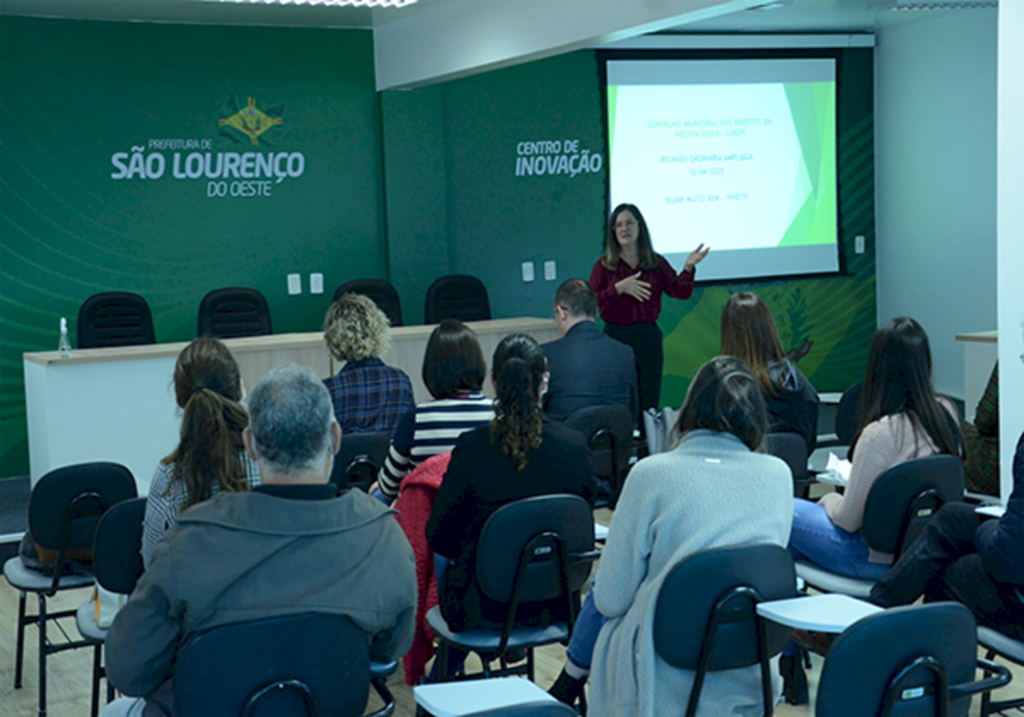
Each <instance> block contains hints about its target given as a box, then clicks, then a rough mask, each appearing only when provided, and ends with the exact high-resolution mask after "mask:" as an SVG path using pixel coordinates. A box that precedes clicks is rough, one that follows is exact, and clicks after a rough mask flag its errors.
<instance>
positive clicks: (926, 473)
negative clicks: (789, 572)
mask: <svg viewBox="0 0 1024 717" xmlns="http://www.w3.org/2000/svg"><path fill="white" fill-rule="evenodd" d="M963 495H964V468H963V463H961V462H960V459H959V458H957V457H956V456H950V455H934V456H928V457H926V458H915V459H913V460H909V461H905V462H903V463H898V464H897V465H895V466H893V467H891V468H889V469H888V470H886V471H885V472H884V473H882V475H880V476H879V477H878V478H877V479H876V480H875V483H874V484H873V485H872V486H871V490H870V492H869V493H868V499H867V502H866V504H865V506H864V525H863V527H862V528H861V532H862V534H863V535H864V540H865V541H866V542H867V544H868V546H869V547H871V548H872V549H874V550H876V551H877V552H880V553H891V554H892V555H893V556H894V557H893V562H895V561H896V560H898V559H899V556H900V554H901V553H902V552H903V550H904V549H905V548H906V547H908V546H909V545H910V544H911V543H912V542H913V541H914V539H915V538H916V537H917V536H918V535H919V534H920V532H921V531H922V530H923V529H924V526H925V525H926V524H927V522H928V521H929V520H930V519H931V517H932V515H934V514H935V512H936V511H938V509H939V508H941V507H942V505H943V504H945V503H947V502H950V501H957V500H961V499H963ZM796 573H797V575H798V576H800V577H801V578H803V580H804V581H805V582H806V583H807V584H808V585H810V586H812V587H814V588H816V589H818V590H820V591H822V592H838V593H844V594H846V595H852V596H854V597H858V598H863V599H867V597H868V596H869V595H870V594H871V588H872V586H873V585H874V581H873V580H864V579H861V578H852V577H848V576H845V575H840V574H838V573H833V572H831V571H829V570H826V569H825V568H822V567H820V566H818V565H815V564H814V563H812V562H810V561H808V560H798V561H797V563H796Z"/></svg>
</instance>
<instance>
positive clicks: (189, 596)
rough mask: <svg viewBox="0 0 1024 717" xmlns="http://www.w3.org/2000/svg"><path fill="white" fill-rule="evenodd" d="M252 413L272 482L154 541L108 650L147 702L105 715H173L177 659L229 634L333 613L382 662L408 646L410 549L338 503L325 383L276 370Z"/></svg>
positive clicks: (412, 602)
mask: <svg viewBox="0 0 1024 717" xmlns="http://www.w3.org/2000/svg"><path fill="white" fill-rule="evenodd" d="M249 411H250V426H249V427H248V428H246V429H245V432H244V439H245V446H246V450H247V452H248V454H249V456H250V457H251V458H252V459H253V460H255V461H256V462H257V463H259V466H260V471H261V473H260V474H261V476H262V479H263V480H262V484H261V485H260V486H259V487H257V488H254V489H253V490H251V491H248V492H245V493H228V492H221V493H219V494H218V495H215V496H213V497H212V498H211V499H209V500H207V501H205V502H203V503H201V504H199V505H196V506H194V507H192V508H191V509H189V510H188V511H186V512H185V513H183V514H182V515H181V516H180V517H179V519H178V522H177V524H175V526H174V527H173V528H171V529H170V530H169V531H168V532H167V534H166V535H165V537H164V539H163V540H161V541H160V542H159V543H158V544H157V546H156V549H155V551H154V553H153V560H152V562H151V563H150V564H149V567H148V568H147V569H146V572H145V573H144V574H143V576H142V578H141V579H140V580H139V583H138V585H137V586H136V588H135V591H134V592H133V593H132V595H131V597H130V598H129V600H128V602H127V604H126V605H125V606H124V607H123V608H122V609H121V611H120V612H119V613H118V614H117V617H116V618H115V620H114V624H113V625H112V626H111V628H110V632H109V633H108V635H107V642H106V650H107V675H108V676H109V678H110V680H111V682H112V683H113V684H114V685H115V686H116V687H117V689H118V690H120V691H121V692H123V693H124V694H126V695H134V696H142V697H143V698H144V699H142V700H128V699H126V700H118V701H117V702H113V703H111V705H109V706H108V707H107V709H105V710H104V715H105V716H109V715H121V714H126V713H127V714H130V715H132V716H133V717H134V716H135V715H138V714H143V713H144V714H145V715H147V717H148V716H151V715H169V714H172V705H171V701H170V698H171V695H172V687H171V680H172V679H173V674H174V664H175V659H176V656H177V655H178V653H179V651H180V650H181V649H182V647H183V646H184V645H185V644H186V642H187V641H188V640H189V638H190V637H191V636H192V635H193V634H194V633H196V632H198V631H201V630H205V629H208V628H211V627H216V626H218V625H223V624H228V623H232V622H238V621H241V620H245V621H249V620H258V619H261V618H267V617H273V616H275V615H282V614H297V613H302V612H320V613H329V614H335V615H343V616H346V617H349V618H351V620H352V621H353V622H354V623H355V624H356V625H358V626H359V627H360V628H362V629H363V630H364V631H365V632H366V635H367V640H368V641H369V642H370V655H371V657H372V659H374V660H379V661H389V660H394V659H396V658H397V657H398V656H400V655H402V654H403V653H404V652H405V651H406V650H407V649H408V647H409V643H410V641H411V640H412V631H413V618H414V616H415V611H416V569H415V565H414V563H413V556H412V550H411V549H410V548H409V542H408V541H407V540H406V539H405V536H404V535H403V534H402V531H401V528H399V527H398V523H397V522H395V519H394V517H393V516H392V514H391V511H389V510H388V509H387V508H385V507H384V506H382V505H381V504H380V503H379V502H378V501H375V500H373V499H372V498H370V497H369V496H367V495H366V494H365V493H362V492H361V491H355V490H353V491H346V492H344V493H342V494H341V495H337V488H336V486H334V485H333V484H331V483H329V482H328V477H329V476H330V473H331V463H332V456H333V454H334V453H335V452H336V451H337V450H338V447H339V445H340V441H341V429H340V428H339V426H338V423H337V421H335V420H334V411H333V409H332V406H331V398H330V395H329V394H328V392H327V389H326V388H324V385H323V383H321V381H320V379H319V378H317V376H316V375H315V374H314V373H313V372H312V371H311V370H310V369H308V368H300V367H298V366H295V365H294V364H290V365H287V366H282V367H279V368H275V369H272V370H271V371H268V372H267V374H266V375H265V376H264V377H263V380H261V381H260V383H259V385H257V386H256V388H255V389H254V390H253V392H252V397H251V400H250V403H249ZM325 659H330V656H329V655H327V656H325ZM203 688H204V689H216V686H215V685H204V686H203ZM143 710H144V712H143Z"/></svg>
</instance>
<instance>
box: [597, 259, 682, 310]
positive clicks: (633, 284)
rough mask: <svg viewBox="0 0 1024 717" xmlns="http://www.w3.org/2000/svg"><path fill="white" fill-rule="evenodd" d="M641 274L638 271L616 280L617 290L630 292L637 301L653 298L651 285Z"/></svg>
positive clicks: (623, 292) (621, 292) (624, 292)
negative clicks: (641, 278) (643, 279)
mask: <svg viewBox="0 0 1024 717" xmlns="http://www.w3.org/2000/svg"><path fill="white" fill-rule="evenodd" d="M687 261H689V260H687ZM640 274H641V272H639V271H638V272H637V273H635V274H633V275H632V276H627V277H626V278H625V279H623V280H622V281H619V282H616V284H615V290H616V291H617V292H619V293H620V294H629V295H630V296H632V297H633V298H634V299H636V300H637V301H640V302H644V301H647V300H648V299H649V298H651V285H650V284H649V283H648V282H646V281H641V280H640Z"/></svg>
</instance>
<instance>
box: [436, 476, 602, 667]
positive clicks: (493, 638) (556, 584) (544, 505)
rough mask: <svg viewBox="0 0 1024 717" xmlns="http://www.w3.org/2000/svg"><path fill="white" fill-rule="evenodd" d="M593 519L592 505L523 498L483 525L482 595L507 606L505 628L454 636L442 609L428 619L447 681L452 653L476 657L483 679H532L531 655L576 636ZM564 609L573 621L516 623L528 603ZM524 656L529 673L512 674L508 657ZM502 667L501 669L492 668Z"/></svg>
mask: <svg viewBox="0 0 1024 717" xmlns="http://www.w3.org/2000/svg"><path fill="white" fill-rule="evenodd" d="M593 548H594V519H593V513H592V511H591V508H590V504H589V503H587V501H585V500H584V499H583V498H580V497H579V496H576V495H568V494H553V495H541V496H535V497H532V498H524V499H522V500H518V501H515V502H514V503H509V504H507V505H504V506H502V507H501V508H499V509H498V510H496V511H495V512H494V513H493V514H492V515H491V516H490V518H488V519H487V522H486V523H485V524H484V528H483V531H482V532H481V534H480V542H479V545H478V547H477V560H476V576H477V582H478V584H479V587H480V590H481V592H482V593H483V594H484V595H486V596H488V597H489V598H490V599H491V600H493V601H495V602H498V603H506V604H507V605H508V610H507V613H506V619H505V621H504V623H502V624H497V623H488V624H485V625H482V626H480V627H477V628H475V629H472V630H467V631H465V632H454V631H452V630H451V629H449V627H448V623H447V622H446V621H445V619H444V617H443V616H442V615H441V609H440V607H439V606H437V607H433V608H431V609H430V610H429V611H428V612H427V624H428V625H430V628H431V630H433V632H434V634H435V635H436V636H437V637H438V639H439V640H440V642H441V645H440V650H439V652H438V656H437V658H436V659H438V660H439V661H440V662H439V673H438V674H441V675H447V674H448V671H447V660H448V647H449V645H453V646H455V647H457V648H459V649H461V650H465V651H470V652H475V653H477V654H478V655H480V659H481V662H483V670H484V671H483V675H482V676H483V677H491V676H492V675H506V674H526V675H527V676H528V677H529V678H530V679H531V680H532V679H533V674H534V660H533V650H532V648H534V647H538V646H540V645H548V644H552V643H555V642H565V641H567V640H568V639H569V637H570V635H571V633H572V627H573V623H574V622H575V618H576V611H577V609H578V607H579V591H580V588H582V587H583V585H584V584H585V583H586V581H587V578H588V577H589V575H590V567H591V565H590V564H591V562H592V561H593V560H595V559H596V558H597V557H599V555H600V554H599V553H598V552H596V551H594V549H593ZM535 602H550V603H552V604H553V605H561V606H562V609H563V610H564V612H565V613H566V614H567V615H568V620H567V621H564V622H563V621H556V622H552V623H549V624H546V625H540V626H525V625H521V624H518V623H516V621H515V614H516V611H517V610H518V608H519V606H520V605H521V604H523V603H535ZM513 650H517V651H518V650H525V651H526V655H527V663H526V666H525V667H511V668H510V667H508V665H507V662H506V660H505V658H506V657H507V654H508V653H509V652H511V651H513ZM494 660H501V665H502V666H501V669H499V670H492V669H491V667H490V662H492V661H494Z"/></svg>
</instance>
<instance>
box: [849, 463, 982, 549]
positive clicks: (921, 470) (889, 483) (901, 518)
mask: <svg viewBox="0 0 1024 717" xmlns="http://www.w3.org/2000/svg"><path fill="white" fill-rule="evenodd" d="M963 496H964V466H963V463H962V462H961V461H960V459H959V458H957V457H956V456H951V455H945V454H943V455H935V456H928V457H926V458H914V459H913V460H909V461H905V462H903V463H898V464H896V465H894V466H893V467H892V468H889V469H888V470H887V471H885V472H884V473H882V475H880V476H878V478H876V479H875V482H874V484H873V485H872V486H871V491H870V492H869V493H868V499H867V502H866V503H865V505H864V527H863V528H862V532H863V534H864V540H865V541H866V542H867V544H868V545H869V546H870V547H871V548H873V549H875V550H877V551H879V552H882V553H892V554H894V555H895V556H896V557H897V558H898V557H899V554H900V553H902V552H903V548H904V547H905V546H907V545H910V543H912V542H913V541H914V539H915V538H916V537H917V536H918V534H919V533H920V532H921V530H923V529H924V526H925V524H926V523H927V522H928V521H929V520H930V519H931V517H932V515H933V514H934V513H935V511H937V510H938V509H939V508H940V507H942V504H943V503H948V502H949V501H957V500H963Z"/></svg>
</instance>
